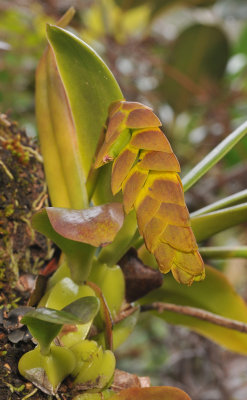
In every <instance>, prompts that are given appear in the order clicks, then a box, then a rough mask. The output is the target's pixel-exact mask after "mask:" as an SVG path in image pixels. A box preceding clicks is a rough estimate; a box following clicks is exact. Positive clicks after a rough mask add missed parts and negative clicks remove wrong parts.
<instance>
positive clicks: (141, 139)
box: [130, 128, 172, 153]
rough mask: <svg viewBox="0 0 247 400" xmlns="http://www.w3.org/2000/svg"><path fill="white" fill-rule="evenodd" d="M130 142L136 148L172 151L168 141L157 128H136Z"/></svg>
mask: <svg viewBox="0 0 247 400" xmlns="http://www.w3.org/2000/svg"><path fill="white" fill-rule="evenodd" d="M130 144H131V146H134V147H136V148H138V149H144V150H153V151H155V150H157V151H165V152H167V153H172V148H171V146H170V143H169V142H168V140H167V138H166V137H165V135H164V133H163V132H162V131H161V130H160V129H159V128H152V129H150V128H146V129H141V130H139V129H138V130H136V131H135V132H134V133H133V135H132V138H131V140H130Z"/></svg>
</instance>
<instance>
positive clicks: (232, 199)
mask: <svg viewBox="0 0 247 400" xmlns="http://www.w3.org/2000/svg"><path fill="white" fill-rule="evenodd" d="M246 200H247V189H245V190H242V191H241V192H238V193H234V194H232V195H231V196H228V197H225V198H224V199H221V200H218V201H216V202H215V203H212V204H209V205H208V206H206V207H203V208H200V209H199V210H197V211H194V212H193V213H191V214H190V216H191V218H193V217H197V216H198V215H202V214H207V213H209V212H212V211H216V210H220V209H222V208H225V207H229V206H234V205H236V204H239V203H242V202H243V201H246Z"/></svg>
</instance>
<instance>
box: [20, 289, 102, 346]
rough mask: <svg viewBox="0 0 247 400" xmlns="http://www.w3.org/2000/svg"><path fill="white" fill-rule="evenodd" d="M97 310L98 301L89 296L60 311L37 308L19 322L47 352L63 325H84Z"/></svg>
mask: <svg viewBox="0 0 247 400" xmlns="http://www.w3.org/2000/svg"><path fill="white" fill-rule="evenodd" d="M98 310H99V301H98V299H97V298H96V297H94V296H89V297H83V298H81V299H78V300H76V301H75V302H73V303H71V304H70V305H69V306H67V307H65V308H64V309H63V310H62V311H58V310H54V309H51V308H37V309H36V310H32V311H30V312H28V313H27V314H25V316H24V317H23V318H22V320H21V322H22V323H23V324H25V325H27V326H28V329H29V330H30V332H31V333H32V335H33V336H34V337H35V338H36V339H37V340H38V342H39V344H40V346H41V347H42V348H43V349H46V350H48V349H49V346H50V343H51V342H52V340H53V339H54V338H55V337H56V336H57V334H58V333H59V331H60V330H61V328H62V326H63V325H65V324H69V325H79V324H86V323H87V322H89V321H91V320H92V319H93V318H94V316H95V315H96V313H97V312H98Z"/></svg>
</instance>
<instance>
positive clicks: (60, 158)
mask: <svg viewBox="0 0 247 400" xmlns="http://www.w3.org/2000/svg"><path fill="white" fill-rule="evenodd" d="M35 102H36V117H37V125H38V131H39V141H40V145H41V152H42V155H43V158H44V167H45V173H46V181H47V184H48V190H49V195H50V198H51V202H52V204H53V205H54V206H56V207H71V208H76V209H78V208H84V207H86V206H87V193H86V186H85V176H84V174H83V170H82V166H81V159H80V154H79V147H78V141H77V137H76V136H77V135H76V130H75V124H74V121H73V116H72V113H71V108H70V104H69V101H68V98H67V94H66V92H65V90H64V86H63V83H62V81H61V78H60V75H59V73H58V70H57V66H56V62H55V57H54V54H53V52H52V51H51V49H50V46H49V47H48V48H47V49H46V51H45V53H44V55H43V57H42V58H41V60H40V63H39V65H38V68H37V72H36V97H35Z"/></svg>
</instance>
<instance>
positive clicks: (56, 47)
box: [19, 9, 247, 400]
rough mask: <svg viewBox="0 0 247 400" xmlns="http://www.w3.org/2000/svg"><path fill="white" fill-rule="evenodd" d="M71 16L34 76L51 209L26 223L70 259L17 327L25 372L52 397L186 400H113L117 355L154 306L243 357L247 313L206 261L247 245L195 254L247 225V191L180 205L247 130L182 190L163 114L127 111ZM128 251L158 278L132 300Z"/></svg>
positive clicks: (53, 29) (134, 393) (157, 395)
mask: <svg viewBox="0 0 247 400" xmlns="http://www.w3.org/2000/svg"><path fill="white" fill-rule="evenodd" d="M73 13H74V11H73V9H70V10H69V11H68V12H67V13H66V14H65V15H64V17H63V18H62V19H61V20H60V21H59V22H58V24H57V26H51V25H48V26H47V38H48V47H47V49H46V51H45V53H44V55H43V57H42V59H41V60H40V63H39V66H38V69H37V74H36V115H37V124H38V130H39V140H40V145H41V151H42V155H43V158H44V167H45V174H46V180H47V184H48V190H49V196H50V200H51V204H52V207H46V208H44V209H42V210H40V211H39V212H37V213H36V214H35V215H34V217H33V220H32V224H33V226H34V228H35V229H36V230H38V231H39V232H41V233H43V234H44V235H46V236H47V237H48V238H50V239H51V240H52V241H53V242H54V243H55V244H56V245H57V246H58V247H59V248H60V249H61V251H62V256H61V258H60V260H59V265H58V269H57V270H56V271H55V273H54V274H53V275H52V276H51V277H50V278H49V279H48V282H47V284H46V289H45V291H44V293H43V295H42V297H41V298H40V299H39V302H38V305H37V309H36V310H33V311H30V312H29V313H27V314H26V315H25V316H24V318H23V320H22V322H23V323H25V324H26V325H27V326H28V327H29V329H30V332H31V333H32V334H33V336H34V338H35V339H36V340H37V342H38V345H37V347H36V348H35V349H34V350H33V351H32V352H30V353H27V354H25V355H24V356H23V357H22V358H21V360H20V362H19V371H20V373H21V374H22V375H24V376H25V377H26V378H27V379H30V380H31V381H32V382H34V384H36V385H37V386H38V387H39V388H41V389H42V390H44V391H45V392H46V393H49V394H56V392H57V390H58V388H59V385H60V383H61V382H62V381H63V379H64V378H65V377H69V379H70V382H72V387H73V388H75V390H79V391H80V394H77V395H75V397H74V399H75V400H83V399H88V400H89V399H92V400H93V399H95V400H97V399H102V398H105V399H106V398H111V399H112V400H125V399H133V400H134V399H136V400H139V399H144V398H145V399H147V400H149V399H150V400H151V399H152V400H154V399H155V400H161V399H166V400H169V399H174V400H188V399H189V396H188V395H187V394H186V393H184V392H183V391H181V390H179V389H176V388H171V387H165V386H164V387H149V388H141V387H139V388H129V389H125V390H121V391H120V392H119V393H116V391H115V390H114V385H112V382H113V376H114V370H115V357H114V354H113V351H114V350H115V349H116V348H117V347H118V346H119V345H120V344H121V343H123V342H124V341H125V340H126V338H127V337H128V336H129V334H130V333H131V331H132V330H133V328H134V326H135V324H136V323H137V321H138V316H139V313H140V311H146V310H150V311H151V312H153V313H157V315H159V316H160V317H161V318H163V319H164V320H166V321H168V322H171V323H175V324H182V325H185V326H188V327H190V328H191V329H194V330H195V331H197V332H199V333H201V334H203V335H205V336H207V337H209V338H211V339H212V340H214V341H216V342H218V343H219V344H221V345H224V346H226V347H227V348H229V349H230V350H233V351H238V352H241V353H243V354H246V353H247V336H246V334H245V333H243V330H242V331H241V332H238V331H237V328H236V326H237V325H238V322H239V321H241V324H242V325H241V326H243V325H245V324H244V323H246V322H247V307H246V305H245V303H244V302H243V300H242V299H241V298H240V296H238V295H237V294H236V292H235V291H234V289H233V288H232V286H231V284H230V283H229V282H228V281H227V280H226V278H225V277H224V276H223V274H222V273H220V272H219V271H217V270H215V269H213V268H211V267H209V266H204V262H203V260H202V257H201V255H202V256H203V257H205V258H207V259H208V258H210V257H228V256H238V255H240V256H241V255H242V256H243V254H245V256H246V249H244V248H237V249H233V250H232V249H228V248H223V249H222V248H207V247H204V248H201V247H199V248H198V245H197V243H200V242H203V241H204V240H206V239H207V238H209V237H211V236H212V235H213V234H215V233H217V232H220V231H222V230H225V229H227V228H229V227H232V226H234V225H237V224H239V223H241V222H244V221H246V220H247V203H244V201H245V200H246V197H247V193H246V191H244V192H241V193H237V194H236V195H234V196H230V197H228V198H225V199H223V200H221V201H219V202H217V203H214V204H211V205H209V206H207V207H206V208H203V209H201V210H198V211H196V212H195V213H193V214H191V215H189V211H188V209H187V207H186V204H185V200H184V192H185V191H186V190H188V189H189V188H190V187H191V186H192V185H194V184H195V183H196V182H197V181H198V180H199V179H200V178H201V177H202V176H203V175H204V174H205V173H207V172H208V171H209V170H210V169H211V168H212V167H213V166H214V165H215V164H216V163H217V162H218V161H219V160H220V159H221V158H222V157H223V156H224V155H225V154H226V153H227V152H228V151H229V150H230V149H231V148H232V147H233V146H234V145H235V144H236V143H237V142H239V141H240V140H241V138H243V136H244V135H245V134H246V132H247V123H245V124H243V125H242V126H241V127H239V128H238V129H236V131H234V132H233V133H232V134H230V135H229V136H228V137H227V138H226V139H225V140H223V142H221V143H220V144H219V145H218V146H217V147H216V148H215V149H214V150H212V152H211V153H209V154H208V155H207V156H206V157H205V158H204V159H203V160H202V161H201V162H200V163H199V164H198V165H197V166H195V168H193V169H192V171H190V172H189V173H188V174H187V175H186V176H185V177H183V179H182V180H181V179H180V177H179V173H180V166H179V162H178V160H177V158H176V156H175V155H174V153H173V151H172V148H171V146H170V144H169V141H168V139H167V138H166V136H165V134H164V133H163V131H162V130H161V122H160V120H159V118H158V117H157V116H156V115H155V114H154V113H153V111H152V109H151V108H150V107H147V106H145V105H143V104H141V103H137V102H132V101H126V100H125V99H124V95H123V94H122V92H121V89H120V87H119V85H118V83H117V81H116V79H115V78H114V76H113V74H112V73H111V71H110V70H109V69H108V67H107V66H106V65H105V63H104V62H103V60H102V59H101V58H100V57H99V55H98V54H97V53H96V52H95V51H94V50H93V49H92V48H90V47H89V46H88V45H87V44H86V43H84V42H83V41H82V40H81V39H79V38H78V37H76V36H75V35H73V34H72V33H70V32H69V31H67V30H65V29H64V28H65V27H66V26H67V24H68V23H69V21H70V20H71V18H72V17H73ZM130 248H135V249H136V253H134V255H133V253H132V256H131V257H133V259H134V260H135V261H136V260H137V261H138V262H139V263H141V260H142V261H143V262H144V263H145V264H148V265H149V266H151V267H152V268H153V271H156V270H157V269H159V270H160V272H161V273H162V274H163V278H162V279H161V281H160V283H159V284H158V285H157V286H159V287H158V288H157V287H156V286H154V287H152V285H151V286H150V288H149V289H148V290H147V291H146V292H145V293H142V294H141V295H140V296H139V297H138V296H134V300H133V299H132V300H131V296H127V298H126V295H125V293H126V280H125V276H124V273H123V270H122V269H121V268H120V266H119V260H120V259H121V258H122V257H123V256H124V255H125V254H126V252H128V250H129V249H130ZM200 253H201V255H200ZM137 255H138V258H137ZM143 273H144V272H143ZM157 274H159V276H161V274H160V273H159V272H157ZM205 276H206V277H205ZM194 281H195V282H194ZM199 281H200V282H199ZM137 285H138V282H137ZM127 289H128V288H127ZM192 306H193V307H192ZM218 314H219V315H218ZM217 317H218V318H217ZM232 320H234V321H235V323H236V325H235V328H233V329H234V330H232V326H230V322H232ZM229 321H230V322H229ZM239 323H240V322H239ZM238 330H239V331H240V329H238ZM65 360H67V361H65ZM65 364H66V365H65ZM44 382H45V384H44Z"/></svg>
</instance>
